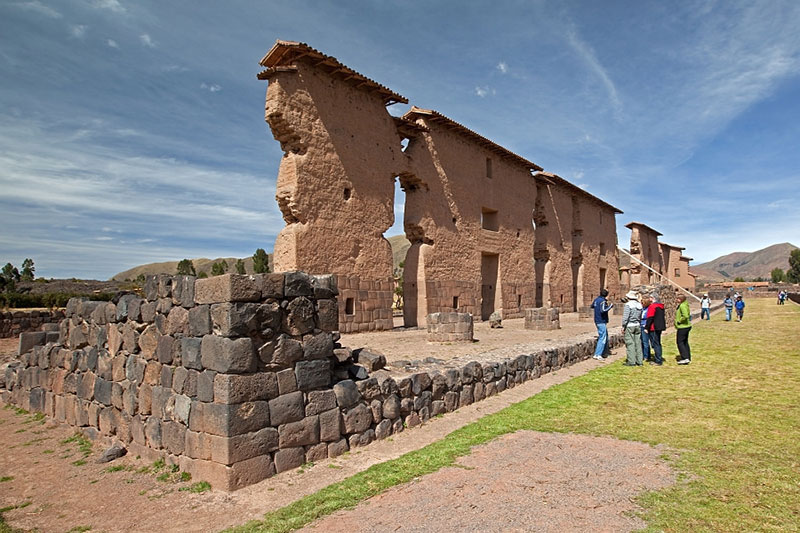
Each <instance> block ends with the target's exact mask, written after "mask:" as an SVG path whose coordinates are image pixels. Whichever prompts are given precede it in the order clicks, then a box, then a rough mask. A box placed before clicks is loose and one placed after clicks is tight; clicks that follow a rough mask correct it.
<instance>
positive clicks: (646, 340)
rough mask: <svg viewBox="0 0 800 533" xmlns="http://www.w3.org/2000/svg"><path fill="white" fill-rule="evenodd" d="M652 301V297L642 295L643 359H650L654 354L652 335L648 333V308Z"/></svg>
mask: <svg viewBox="0 0 800 533" xmlns="http://www.w3.org/2000/svg"><path fill="white" fill-rule="evenodd" d="M652 302H653V298H652V297H650V296H647V295H645V296H643V297H642V321H641V326H642V360H644V361H649V360H650V358H651V357H652V356H653V354H652V352H651V351H650V335H648V334H647V310H648V309H649V307H650V304H651V303H652Z"/></svg>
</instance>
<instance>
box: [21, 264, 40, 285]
mask: <svg viewBox="0 0 800 533" xmlns="http://www.w3.org/2000/svg"><path fill="white" fill-rule="evenodd" d="M35 271H36V268H34V266H33V259H25V260H24V261H23V262H22V273H21V275H20V279H22V281H33V278H34V275H33V273H34V272H35Z"/></svg>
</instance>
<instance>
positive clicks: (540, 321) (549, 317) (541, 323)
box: [525, 307, 561, 330]
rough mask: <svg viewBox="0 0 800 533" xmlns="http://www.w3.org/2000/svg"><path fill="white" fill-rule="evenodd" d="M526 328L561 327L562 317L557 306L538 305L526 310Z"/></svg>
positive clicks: (547, 328) (548, 328)
mask: <svg viewBox="0 0 800 533" xmlns="http://www.w3.org/2000/svg"><path fill="white" fill-rule="evenodd" d="M525 329H535V330H551V329H561V319H560V317H559V312H558V309H557V308H554V307H553V308H547V307H536V308H534V309H526V310H525Z"/></svg>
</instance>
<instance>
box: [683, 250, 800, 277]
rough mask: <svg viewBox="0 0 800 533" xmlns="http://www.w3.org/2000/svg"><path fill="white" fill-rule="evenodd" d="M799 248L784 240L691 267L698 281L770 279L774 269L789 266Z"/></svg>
mask: <svg viewBox="0 0 800 533" xmlns="http://www.w3.org/2000/svg"><path fill="white" fill-rule="evenodd" d="M792 250H797V246H795V245H793V244H790V243H788V242H784V243H781V244H773V245H772V246H767V247H766V248H763V249H761V250H757V251H755V252H733V253H731V254H728V255H723V256H722V257H718V258H716V259H714V260H713V261H709V262H707V263H701V264H699V265H694V266H691V267H690V268H689V270H690V271H691V272H692V274H695V275H696V276H697V279H698V281H731V280H733V279H734V278H743V279H745V280H752V279H755V278H759V277H761V278H765V279H770V275H771V273H772V270H773V269H775V268H780V269H781V270H783V271H786V270H788V268H789V254H790V253H791V252H792Z"/></svg>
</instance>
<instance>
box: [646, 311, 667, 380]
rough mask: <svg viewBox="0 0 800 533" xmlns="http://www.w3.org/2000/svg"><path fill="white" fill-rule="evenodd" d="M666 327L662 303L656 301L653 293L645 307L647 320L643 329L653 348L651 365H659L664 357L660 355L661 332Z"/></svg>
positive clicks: (662, 362)
mask: <svg viewBox="0 0 800 533" xmlns="http://www.w3.org/2000/svg"><path fill="white" fill-rule="evenodd" d="M665 329H667V321H666V320H665V319H664V304H662V303H661V302H659V301H658V297H657V296H656V295H653V303H651V304H650V307H648V308H647V322H646V323H645V330H646V331H647V335H648V336H649V337H650V347H652V348H653V353H654V355H653V359H652V360H651V361H650V364H651V365H658V366H661V365H663V364H664V359H663V358H662V357H661V334H662V333H663V332H664V330H665Z"/></svg>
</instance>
